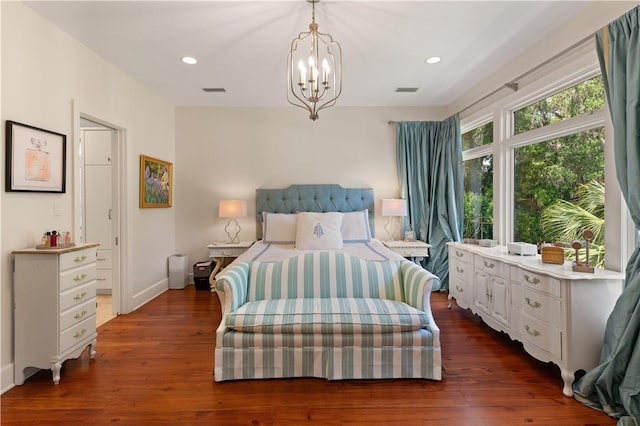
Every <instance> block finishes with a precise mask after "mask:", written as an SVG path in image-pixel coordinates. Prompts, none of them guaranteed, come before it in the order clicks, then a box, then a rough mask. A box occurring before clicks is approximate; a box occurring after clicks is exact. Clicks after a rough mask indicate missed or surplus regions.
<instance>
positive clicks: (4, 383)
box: [0, 363, 16, 393]
mask: <svg viewBox="0 0 640 426" xmlns="http://www.w3.org/2000/svg"><path fill="white" fill-rule="evenodd" d="M15 386H16V384H15V383H14V382H13V363H11V364H9V365H5V366H4V367H2V370H1V371H0V393H5V392H6V391H8V390H9V389H13V388H14V387H15Z"/></svg>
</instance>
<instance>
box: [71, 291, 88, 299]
mask: <svg viewBox="0 0 640 426" xmlns="http://www.w3.org/2000/svg"><path fill="white" fill-rule="evenodd" d="M86 295H87V292H86V291H83V292H82V293H80V294H76V295H75V297H74V298H73V300H75V301H78V300H82V299H84V298H85V296H86Z"/></svg>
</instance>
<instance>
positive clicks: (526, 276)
mask: <svg viewBox="0 0 640 426" xmlns="http://www.w3.org/2000/svg"><path fill="white" fill-rule="evenodd" d="M524 279H525V280H527V282H528V283H530V284H534V285H535V284H539V283H540V279H539V278H535V277H534V278H531V277H530V276H529V275H527V274H524Z"/></svg>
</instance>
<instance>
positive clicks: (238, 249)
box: [207, 240, 255, 290]
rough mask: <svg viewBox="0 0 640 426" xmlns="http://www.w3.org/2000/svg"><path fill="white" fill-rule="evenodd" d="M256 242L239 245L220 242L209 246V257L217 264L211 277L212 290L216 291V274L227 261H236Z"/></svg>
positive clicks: (243, 242) (241, 242) (244, 242)
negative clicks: (235, 259)
mask: <svg viewBox="0 0 640 426" xmlns="http://www.w3.org/2000/svg"><path fill="white" fill-rule="evenodd" d="M254 242H255V241H253V240H252V241H240V242H239V243H227V242H219V243H213V244H209V245H208V246H207V248H208V249H209V257H210V258H212V259H213V260H214V261H215V262H216V266H215V267H214V268H213V271H212V272H211V275H209V284H210V285H211V289H212V290H214V289H215V283H216V280H215V277H216V274H217V273H218V272H219V271H220V269H221V268H222V265H223V263H224V261H225V259H234V258H236V257H238V256H240V255H241V254H242V253H244V252H245V251H247V249H248V248H249V247H251V245H252V244H253V243H254Z"/></svg>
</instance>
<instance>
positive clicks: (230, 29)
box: [26, 0, 589, 106]
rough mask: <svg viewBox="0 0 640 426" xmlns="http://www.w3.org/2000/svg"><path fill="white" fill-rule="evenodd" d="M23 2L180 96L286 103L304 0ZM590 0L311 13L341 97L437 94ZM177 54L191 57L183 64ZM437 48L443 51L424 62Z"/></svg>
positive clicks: (335, 7)
mask: <svg viewBox="0 0 640 426" xmlns="http://www.w3.org/2000/svg"><path fill="white" fill-rule="evenodd" d="M26 3H27V4H28V5H29V6H30V7H31V8H33V9H34V10H35V11H37V12H38V13H40V14H41V15H43V16H44V17H46V18H47V19H48V20H49V21H51V22H53V23H54V24H56V25H57V26H59V27H60V28H62V29H63V30H64V31H66V32H67V33H69V34H71V35H72V36H73V37H75V38H76V39H78V40H80V41H81V42H82V43H84V44H85V45H86V46H88V47H89V48H91V49H92V50H94V51H95V52H97V53H98V54H99V55H101V56H102V57H104V58H105V59H107V60H108V61H109V62H111V63H113V64H115V65H117V66H118V67H120V68H121V69H122V70H124V71H125V72H126V73H128V74H129V75H131V76H133V77H134V78H136V79H137V80H139V81H141V82H142V83H144V84H145V85H146V86H148V87H150V88H151V89H152V90H153V91H154V92H156V93H158V94H159V95H160V96H162V97H163V98H165V99H166V100H168V101H169V102H171V103H172V104H174V105H177V106H186V105H191V106H205V105H207V106H208V105H211V106H279V105H287V102H286V77H285V72H286V59H287V51H288V48H289V45H290V43H291V40H292V39H293V38H294V37H296V36H297V35H298V33H300V32H302V31H306V30H307V28H308V24H309V22H311V5H310V3H308V2H307V1H305V0H288V1H265V0H262V1H241V0H235V1H196V2H187V1H175V2H168V1H135V2H128V1H102V2H100V1H67V2H58V1H42V2H26ZM588 7H589V2H588V1H584V0H582V1H493V2H486V1H391V0H387V1H333V0H322V1H321V2H320V3H319V4H318V5H317V6H316V22H317V23H318V24H319V29H320V31H322V32H328V33H330V34H331V35H332V36H333V38H334V39H335V40H336V41H338V42H339V43H340V44H341V45H342V51H343V62H344V64H343V74H344V77H343V92H342V96H341V97H340V98H339V99H338V103H337V105H339V106H444V105H448V104H450V103H451V102H453V101H454V100H456V99H457V98H459V97H460V96H461V95H462V94H464V93H465V92H466V91H467V90H469V89H470V88H472V87H473V86H474V85H475V84H477V83H478V82H480V81H482V80H484V79H485V78H486V77H488V76H490V75H491V74H492V73H494V72H495V71H496V70H499V69H500V67H502V66H503V65H504V64H505V63H507V62H508V61H509V60H511V59H513V58H514V57H516V56H518V55H519V54H520V53H522V52H523V51H524V50H526V49H527V48H528V47H530V46H532V45H534V44H535V43H536V42H538V41H539V40H541V39H542V38H544V37H545V36H546V35H547V34H549V33H550V32H553V31H554V30H556V29H558V28H559V27H560V26H561V25H562V24H563V23H564V22H566V21H567V20H570V19H571V18H573V17H575V16H576V15H578V14H580V13H581V12H582V11H584V10H585V9H586V8H588ZM185 55H189V56H194V57H196V58H197V59H198V60H199V63H198V64H197V65H194V66H188V65H185V64H183V63H182V62H181V61H180V58H181V57H182V56H185ZM433 55H437V56H441V57H442V61H441V62H440V63H439V64H436V65H427V64H425V62H424V60H425V59H426V58H427V57H429V56H433ZM204 87H223V88H225V89H226V93H204V92H203V91H202V88H204ZM397 87H418V88H419V90H418V92H416V93H395V89H396V88H397ZM492 89H493V88H492Z"/></svg>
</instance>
